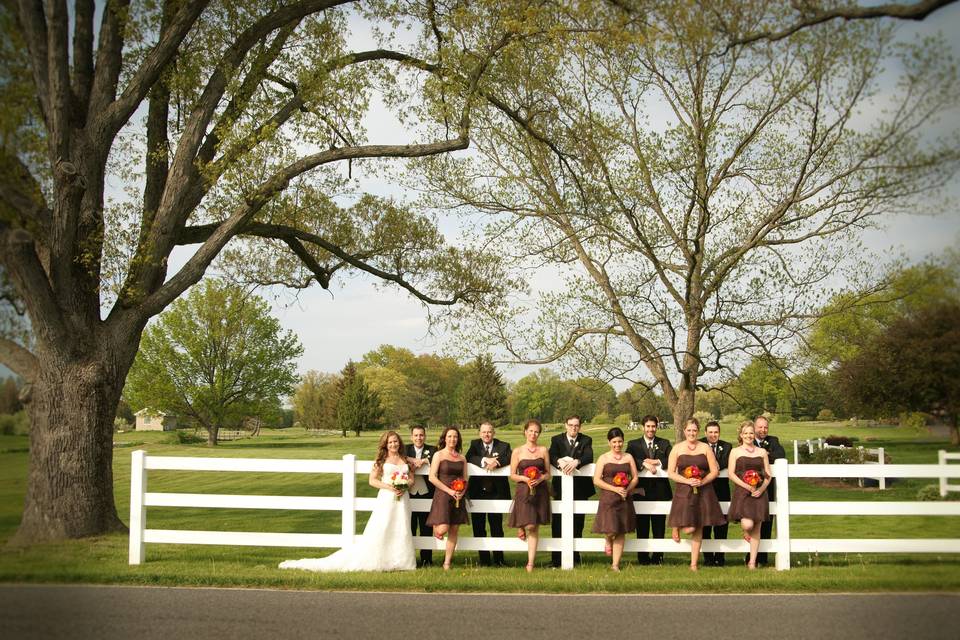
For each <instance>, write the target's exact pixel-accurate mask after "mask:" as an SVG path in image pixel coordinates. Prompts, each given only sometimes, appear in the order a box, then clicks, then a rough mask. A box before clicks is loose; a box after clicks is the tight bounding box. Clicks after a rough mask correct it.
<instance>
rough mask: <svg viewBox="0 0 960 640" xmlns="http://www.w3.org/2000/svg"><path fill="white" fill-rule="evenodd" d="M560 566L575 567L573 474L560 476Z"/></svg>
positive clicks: (565, 567) (563, 567) (564, 567)
mask: <svg viewBox="0 0 960 640" xmlns="http://www.w3.org/2000/svg"><path fill="white" fill-rule="evenodd" d="M560 495H561V496H562V498H561V500H560V518H561V520H560V540H561V545H562V547H561V550H560V568H561V569H573V476H572V475H567V474H563V475H561V476H560Z"/></svg>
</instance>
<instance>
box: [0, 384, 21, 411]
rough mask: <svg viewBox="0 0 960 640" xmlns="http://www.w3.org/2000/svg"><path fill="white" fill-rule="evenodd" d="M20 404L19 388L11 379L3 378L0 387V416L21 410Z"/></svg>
mask: <svg viewBox="0 0 960 640" xmlns="http://www.w3.org/2000/svg"><path fill="white" fill-rule="evenodd" d="M22 408H23V407H22V405H21V404H20V388H19V387H18V386H17V381H16V379H15V378H13V377H7V378H4V380H3V384H2V385H0V415H8V414H14V413H17V412H18V411H20V410H21V409H22Z"/></svg>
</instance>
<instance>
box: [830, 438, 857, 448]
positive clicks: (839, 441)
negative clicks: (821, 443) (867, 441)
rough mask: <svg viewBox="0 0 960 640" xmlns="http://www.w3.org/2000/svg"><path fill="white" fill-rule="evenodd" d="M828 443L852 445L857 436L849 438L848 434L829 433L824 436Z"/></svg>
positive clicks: (843, 445) (832, 444)
mask: <svg viewBox="0 0 960 640" xmlns="http://www.w3.org/2000/svg"><path fill="white" fill-rule="evenodd" d="M824 439H825V440H826V442H827V444H829V445H831V446H833V447H852V446H853V443H854V442H856V440H857V439H856V438H848V437H847V436H834V435H829V436H827V437H826V438H824Z"/></svg>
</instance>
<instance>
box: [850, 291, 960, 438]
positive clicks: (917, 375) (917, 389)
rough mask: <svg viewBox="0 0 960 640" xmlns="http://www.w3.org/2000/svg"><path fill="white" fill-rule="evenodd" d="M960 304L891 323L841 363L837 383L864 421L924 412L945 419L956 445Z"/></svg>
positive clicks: (959, 397)
mask: <svg viewBox="0 0 960 640" xmlns="http://www.w3.org/2000/svg"><path fill="white" fill-rule="evenodd" d="M957 318H960V301H957V300H946V301H942V302H937V303H933V304H929V305H926V306H923V307H920V308H918V309H916V310H914V311H912V312H910V313H908V314H907V315H905V316H903V317H901V318H899V319H897V320H895V321H894V322H893V323H892V324H890V326H889V327H887V328H886V329H884V330H883V331H882V332H881V333H880V334H879V335H877V336H875V337H874V338H873V339H871V340H870V341H869V342H867V343H866V344H865V345H864V346H863V347H862V348H861V350H860V351H859V353H858V354H857V355H856V356H854V357H853V358H850V359H849V360H846V361H844V362H842V363H841V364H840V366H839V367H838V369H837V372H836V380H837V383H838V385H839V386H840V389H841V391H842V393H843V394H844V395H845V396H846V397H847V398H848V401H849V402H850V403H851V405H852V406H853V407H854V408H856V409H857V410H858V411H860V412H862V414H863V415H866V416H887V417H889V416H891V415H895V414H896V413H897V412H900V411H923V412H927V413H933V414H935V415H939V416H940V417H942V418H944V419H945V420H946V421H947V422H948V424H950V426H951V430H952V435H951V440H952V442H953V444H960V430H958V421H960V323H958V322H957Z"/></svg>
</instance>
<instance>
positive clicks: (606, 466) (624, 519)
mask: <svg viewBox="0 0 960 640" xmlns="http://www.w3.org/2000/svg"><path fill="white" fill-rule="evenodd" d="M607 442H608V443H609V444H610V451H608V452H607V453H604V454H603V455H602V456H600V458H599V459H598V460H597V462H596V464H595V465H594V471H593V484H594V486H595V487H597V489H600V504H599V505H598V506H597V517H596V519H595V520H594V521H593V532H594V533H602V534H603V535H604V538H605V539H606V544H605V545H604V549H603V552H604V553H606V554H607V555H608V556H609V555H612V556H613V558H612V564H611V565H610V568H611V569H612V570H613V571H620V558H621V557H622V556H623V543H624V539H625V538H626V534H628V533H630V532H631V531H634V530H635V529H636V527H637V522H636V512H635V511H634V509H633V500H629V501H628V500H627V498H629V497H630V494H631V493H632V492H633V488H634V487H636V486H637V481H638V480H639V478H638V476H637V464H636V463H635V462H634V461H633V456H631V455H628V454H625V453H624V452H623V431H621V430H620V429H618V428H617V427H614V428H613V429H610V431H608V432H607ZM618 476H619V477H618ZM618 480H619V481H618Z"/></svg>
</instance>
